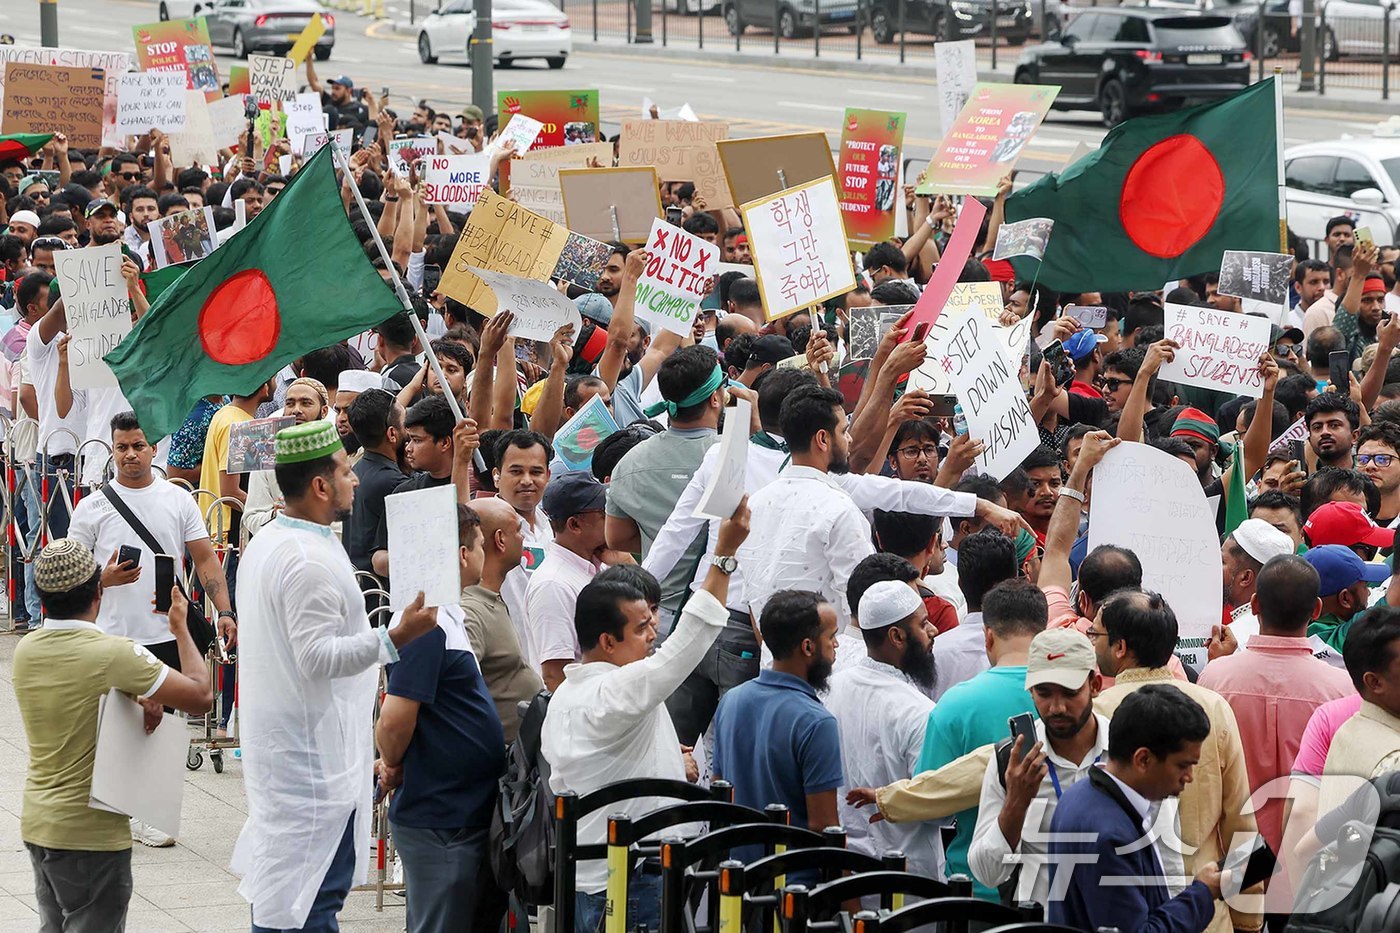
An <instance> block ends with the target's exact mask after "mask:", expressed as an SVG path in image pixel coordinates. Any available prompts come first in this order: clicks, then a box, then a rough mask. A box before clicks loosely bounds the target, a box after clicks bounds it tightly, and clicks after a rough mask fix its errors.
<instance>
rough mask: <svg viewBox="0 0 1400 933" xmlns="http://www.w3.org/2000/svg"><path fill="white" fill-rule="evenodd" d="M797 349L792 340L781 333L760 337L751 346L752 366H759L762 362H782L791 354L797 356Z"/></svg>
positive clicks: (750, 359)
mask: <svg viewBox="0 0 1400 933" xmlns="http://www.w3.org/2000/svg"><path fill="white" fill-rule="evenodd" d="M796 355H797V351H796V350H794V349H793V348H792V341H791V340H788V339H787V338H786V337H784V336H782V335H781V334H768V335H767V336H764V337H759V338H758V339H757V340H755V341H754V342H753V344H752V345H751V346H750V347H749V362H748V365H750V366H757V365H760V364H762V363H781V362H782V361H783V360H785V359H787V358H788V357H790V356H796Z"/></svg>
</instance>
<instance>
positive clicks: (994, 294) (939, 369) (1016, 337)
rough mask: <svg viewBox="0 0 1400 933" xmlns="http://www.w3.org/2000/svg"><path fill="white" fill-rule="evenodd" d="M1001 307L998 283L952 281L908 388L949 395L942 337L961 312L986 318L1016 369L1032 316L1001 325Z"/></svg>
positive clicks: (1022, 354) (950, 388)
mask: <svg viewBox="0 0 1400 933" xmlns="http://www.w3.org/2000/svg"><path fill="white" fill-rule="evenodd" d="M1001 309H1002V306H1001V287H1000V286H999V285H997V283H995V282H959V283H958V284H957V285H954V286H953V291H952V292H951V293H950V294H949V295H948V301H947V303H946V304H944V305H943V311H942V313H941V314H939V315H938V318H937V319H936V320H935V321H934V322H933V325H932V326H931V327H929V330H928V335H927V336H926V337H924V349H925V352H926V355H925V357H924V362H923V364H922V365H920V366H919V368H918V369H915V370H914V371H913V372H911V373H910V374H909V383H908V388H910V389H923V390H924V391H925V392H927V393H928V394H929V395H948V394H950V393H951V392H952V391H953V385H952V383H951V382H949V381H948V368H947V366H945V365H944V359H943V354H944V350H945V347H944V346H943V341H944V338H945V337H947V336H948V333H949V328H950V327H951V322H952V321H954V320H956V319H957V318H958V317H959V316H960V315H961V314H962V313H964V312H966V313H973V312H975V313H977V314H980V315H981V316H982V317H983V318H984V319H985V323H986V324H987V325H988V326H990V327H991V329H992V331H993V332H994V333H996V335H997V337H998V338H1000V340H1001V344H1002V346H1003V347H1005V348H1006V355H1007V359H1008V360H1010V361H1011V362H1012V363H1015V364H1016V371H1017V372H1018V373H1019V371H1020V362H1021V359H1022V358H1023V357H1024V356H1025V355H1026V348H1027V342H1028V341H1029V339H1030V332H1031V316H1030V315H1027V316H1026V317H1023V318H1021V320H1019V321H1017V322H1016V323H1015V324H1012V325H1011V326H1010V327H1002V326H1001V325H1000V324H998V323H997V320H998V318H999V317H1000V315H1001ZM872 352H873V351H872Z"/></svg>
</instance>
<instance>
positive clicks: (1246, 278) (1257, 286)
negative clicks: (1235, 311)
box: [1220, 249, 1293, 305]
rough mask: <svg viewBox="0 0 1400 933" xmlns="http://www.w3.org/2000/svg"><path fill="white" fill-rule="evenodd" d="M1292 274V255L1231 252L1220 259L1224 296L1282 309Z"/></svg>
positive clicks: (1221, 284) (1221, 283)
mask: <svg viewBox="0 0 1400 933" xmlns="http://www.w3.org/2000/svg"><path fill="white" fill-rule="evenodd" d="M1292 272H1293V254H1292V253H1256V252H1249V251H1246V250H1237V249H1227V250H1226V251H1225V255H1224V256H1223V257H1221V259H1220V294H1222V295H1230V296H1231V297H1233V298H1250V299H1253V300H1255V301H1263V302H1266V303H1268V304H1271V305H1279V304H1282V303H1283V300H1284V298H1286V297H1288V284H1289V277H1290V275H1291V274H1292Z"/></svg>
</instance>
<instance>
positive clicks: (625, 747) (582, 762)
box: [366, 590, 729, 894]
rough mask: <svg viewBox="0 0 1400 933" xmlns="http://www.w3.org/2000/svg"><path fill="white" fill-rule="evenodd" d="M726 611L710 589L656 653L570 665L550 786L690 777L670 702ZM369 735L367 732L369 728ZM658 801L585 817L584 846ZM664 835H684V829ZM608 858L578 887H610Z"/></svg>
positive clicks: (546, 733) (557, 699)
mask: <svg viewBox="0 0 1400 933" xmlns="http://www.w3.org/2000/svg"><path fill="white" fill-rule="evenodd" d="M728 620H729V613H728V612H727V611H726V610H725V608H724V607H723V606H722V605H720V603H719V600H717V599H715V598H714V597H713V596H711V595H710V593H709V591H708V590H701V591H700V592H698V593H696V594H695V595H694V596H692V597H691V598H690V599H689V600H688V601H687V602H686V604H685V608H684V609H683V610H682V611H681V615H680V618H679V619H677V620H676V626H675V628H673V629H672V630H671V634H670V635H669V636H668V637H667V639H666V640H665V641H664V642H662V644H661V647H659V648H657V649H656V653H655V654H652V655H651V656H650V657H647V658H643V659H642V660H640V661H634V662H633V663H631V664H626V665H623V666H622V667H618V666H617V665H615V664H609V663H608V662H606V661H592V662H589V663H586V664H570V665H569V666H568V667H566V668H564V682H563V683H562V684H560V685H559V689H558V690H556V691H555V692H554V697H553V698H552V699H551V700H550V701H549V712H548V713H547V714H546V715H545V719H544V729H543V731H542V733H541V737H540V740H541V751H542V752H543V753H544V757H545V760H546V761H548V762H549V767H550V769H551V771H550V778H549V786H550V789H551V790H553V791H554V792H555V793H556V794H558V793H562V792H563V791H566V790H571V791H575V792H577V793H579V794H587V793H590V792H592V791H594V790H597V789H598V788H600V787H602V786H604V785H605V784H612V783H614V782H615V781H625V780H629V779H632V778H665V779H669V780H675V781H684V780H685V762H684V760H683V759H682V758H681V743H680V739H679V738H677V736H676V727H675V726H674V725H672V724H671V716H670V714H669V713H667V712H666V698H667V697H669V696H670V695H671V694H672V693H674V692H675V690H676V688H677V687H679V686H680V685H681V683H682V682H683V681H684V680H685V679H686V678H687V677H689V676H690V673H691V671H693V670H695V665H696V664H697V663H698V662H699V660H700V658H702V657H703V656H704V655H705V652H706V651H707V650H709V648H710V646H711V645H712V644H714V642H715V639H717V638H718V637H719V635H720V632H722V631H724V626H725V623H726V622H727V621H728ZM366 734H368V730H366ZM661 803H662V802H661V800H659V799H658V798H655V797H633V798H630V799H628V800H624V801H622V802H621V803H617V804H613V805H612V806H609V807H605V808H604V809H602V810H596V811H594V812H593V813H590V814H588V815H587V816H585V817H584V818H583V819H582V820H580V821H579V825H578V841H579V844H580V845H597V844H599V843H602V842H603V841H604V837H605V835H606V833H607V827H608V816H610V815H611V814H614V813H625V814H627V815H629V816H633V817H637V816H641V815H642V814H644V813H647V812H649V811H651V810H654V809H656V808H657V807H658V806H661ZM667 833H676V834H680V835H685V833H684V831H683V829H682V828H679V827H672V828H669V829H667ZM607 883H608V866H607V862H606V861H605V860H602V859H599V860H596V861H588V862H580V863H579V865H578V870H577V887H578V890H580V891H583V892H585V893H588V894H595V893H597V892H599V891H602V890H603V889H604V888H606V887H607Z"/></svg>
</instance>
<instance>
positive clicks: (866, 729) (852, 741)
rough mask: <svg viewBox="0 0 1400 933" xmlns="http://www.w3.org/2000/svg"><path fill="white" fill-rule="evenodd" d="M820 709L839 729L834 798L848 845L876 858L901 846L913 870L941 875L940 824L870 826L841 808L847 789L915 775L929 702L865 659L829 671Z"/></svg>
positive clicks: (866, 818)
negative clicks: (837, 783)
mask: <svg viewBox="0 0 1400 933" xmlns="http://www.w3.org/2000/svg"><path fill="white" fill-rule="evenodd" d="M838 656H839V655H838ZM822 705H823V706H825V707H826V708H827V709H828V710H830V711H831V714H832V715H833V716H835V717H836V725H837V727H838V728H839V729H840V730H841V771H842V773H843V774H844V775H845V776H846V781H845V783H844V784H842V785H841V787H840V788H839V789H838V790H837V791H836V799H837V801H838V802H839V807H840V816H841V825H842V826H844V827H845V828H846V843H847V845H848V847H849V848H852V849H855V850H856V851H857V852H864V853H865V854H867V855H873V856H875V857H876V858H878V857H880V856H881V855H883V854H885V853H886V852H890V851H893V850H895V849H899V850H902V851H903V852H904V854H905V856H906V857H907V858H908V860H909V870H910V871H912V872H914V873H915V874H919V875H928V876H929V877H930V878H942V877H943V842H942V839H941V838H940V836H939V824H938V823H937V822H935V821H932V820H925V821H920V822H914V823H898V824H896V823H891V822H889V821H888V820H882V821H880V822H878V823H871V822H870V814H869V813H867V812H866V811H864V810H857V809H855V808H854V807H852V806H851V805H850V804H848V803H846V791H847V790H849V789H850V788H852V787H884V786H885V785H886V784H891V783H893V782H895V781H901V780H904V779H905V778H907V777H909V776H910V775H911V774H913V773H914V771H915V765H917V764H918V761H919V753H920V752H921V751H922V750H923V747H924V731H925V730H926V729H927V728H928V716H929V713H931V712H933V701H932V700H930V699H929V698H928V697H927V696H926V695H925V694H924V693H923V691H921V690H920V689H919V688H918V687H916V686H915V685H914V684H913V682H912V681H910V680H909V678H908V677H906V676H904V674H903V672H901V671H900V670H899V669H897V668H894V667H891V666H890V665H888V664H885V663H883V662H880V661H876V660H874V659H873V658H871V657H868V656H866V657H864V658H862V659H861V660H860V661H859V662H858V663H856V664H853V665H851V666H849V667H847V668H846V669H845V670H842V671H838V672H836V673H835V674H832V676H831V689H830V691H829V692H828V693H827V695H826V696H825V697H823V698H822Z"/></svg>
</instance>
